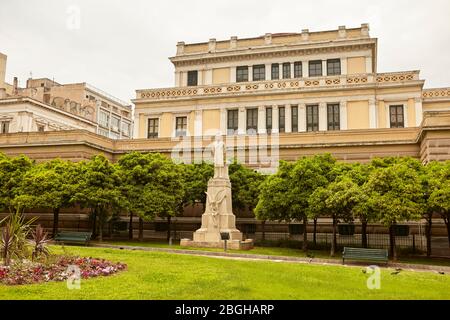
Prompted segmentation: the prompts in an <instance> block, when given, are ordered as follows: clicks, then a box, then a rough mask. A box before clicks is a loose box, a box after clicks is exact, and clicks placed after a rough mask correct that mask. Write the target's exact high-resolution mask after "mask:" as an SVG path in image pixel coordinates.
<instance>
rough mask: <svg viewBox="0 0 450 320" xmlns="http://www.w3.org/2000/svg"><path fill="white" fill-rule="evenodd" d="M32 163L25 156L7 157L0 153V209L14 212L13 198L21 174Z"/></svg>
mask: <svg viewBox="0 0 450 320" xmlns="http://www.w3.org/2000/svg"><path fill="white" fill-rule="evenodd" d="M33 165H34V161H32V160H30V159H29V158H28V157H26V156H23V155H22V156H18V157H14V158H9V157H7V156H5V155H4V154H2V153H0V210H9V211H10V212H16V211H17V210H18V209H23V208H16V207H15V203H14V201H13V200H14V198H15V197H16V196H17V195H18V194H19V187H20V185H21V183H22V179H23V176H24V175H25V173H26V172H27V171H28V170H30V169H31V168H32V167H33Z"/></svg>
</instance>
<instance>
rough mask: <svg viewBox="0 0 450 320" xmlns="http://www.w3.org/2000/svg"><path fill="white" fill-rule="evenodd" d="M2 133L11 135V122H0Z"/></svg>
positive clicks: (0, 131)
mask: <svg viewBox="0 0 450 320" xmlns="http://www.w3.org/2000/svg"><path fill="white" fill-rule="evenodd" d="M0 133H9V121H1V122H0Z"/></svg>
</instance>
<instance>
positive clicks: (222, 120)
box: [220, 108, 228, 135]
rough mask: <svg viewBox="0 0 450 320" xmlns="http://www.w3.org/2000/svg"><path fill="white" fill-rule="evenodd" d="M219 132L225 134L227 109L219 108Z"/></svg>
mask: <svg viewBox="0 0 450 320" xmlns="http://www.w3.org/2000/svg"><path fill="white" fill-rule="evenodd" d="M220 134H221V135H227V134H228V133H227V109H225V108H222V109H220Z"/></svg>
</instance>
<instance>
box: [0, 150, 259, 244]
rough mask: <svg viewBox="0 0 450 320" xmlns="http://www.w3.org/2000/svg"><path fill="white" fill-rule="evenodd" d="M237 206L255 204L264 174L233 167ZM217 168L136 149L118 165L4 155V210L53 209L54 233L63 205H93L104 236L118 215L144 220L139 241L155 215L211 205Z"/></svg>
mask: <svg viewBox="0 0 450 320" xmlns="http://www.w3.org/2000/svg"><path fill="white" fill-rule="evenodd" d="M229 170H230V179H231V181H232V186H233V189H232V192H233V199H232V201H233V206H234V207H235V208H239V209H245V208H253V207H255V206H256V202H257V199H258V186H259V184H260V182H261V181H262V180H263V176H262V175H260V174H258V173H256V172H255V171H254V170H251V169H248V168H246V167H244V166H243V165H241V164H238V163H232V164H231V165H230V167H229ZM213 173H214V168H213V166H212V165H211V164H208V163H199V164H189V165H185V164H175V163H173V162H172V161H171V160H170V159H168V158H167V157H165V156H163V155H161V154H156V153H148V154H142V153H139V152H132V153H128V154H126V155H124V156H123V157H121V158H120V159H119V161H118V162H117V163H115V164H113V163H111V162H110V161H108V159H106V158H105V157H104V156H102V155H98V156H95V157H93V158H92V159H91V160H89V161H82V162H77V163H75V162H71V161H64V160H61V159H55V160H52V161H49V162H43V163H35V162H33V161H32V160H30V159H29V158H27V157H26V156H19V157H14V158H9V157H7V156H5V155H3V154H0V210H4V211H8V210H9V211H10V212H23V210H25V209H33V208H47V209H51V210H52V211H53V216H54V218H53V232H52V233H53V234H56V233H57V232H58V224H59V213H60V211H61V209H62V208H68V207H72V206H75V205H80V206H81V207H82V208H88V209H89V211H90V213H91V217H92V230H93V232H94V234H95V235H97V230H98V237H99V239H100V240H102V238H103V229H104V228H103V227H104V225H105V223H106V222H107V221H108V220H109V219H111V218H112V217H114V216H116V215H117V214H119V213H123V212H127V213H128V214H129V217H130V229H129V236H130V238H132V237H133V229H132V223H131V222H132V219H133V217H138V218H139V239H141V240H142V239H143V224H144V221H151V220H153V219H154V218H155V217H156V216H158V217H161V218H166V219H167V221H168V223H169V230H168V233H167V237H168V238H169V237H170V221H171V218H172V217H174V216H178V215H180V214H182V213H183V210H184V207H185V206H187V205H193V204H196V203H201V204H203V206H204V205H205V203H206V196H205V191H206V189H207V182H208V180H209V178H211V177H212V176H213Z"/></svg>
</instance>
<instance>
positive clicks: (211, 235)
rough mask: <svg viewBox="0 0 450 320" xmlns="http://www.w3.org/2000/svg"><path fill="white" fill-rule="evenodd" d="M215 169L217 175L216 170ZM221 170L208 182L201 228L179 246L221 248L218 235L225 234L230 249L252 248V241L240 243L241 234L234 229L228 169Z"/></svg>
mask: <svg viewBox="0 0 450 320" xmlns="http://www.w3.org/2000/svg"><path fill="white" fill-rule="evenodd" d="M215 169H216V173H218V172H219V171H218V170H217V169H218V168H215ZM221 170H223V171H222V172H219V174H215V177H214V178H211V179H210V180H209V181H208V191H207V192H206V194H207V200H206V208H205V213H204V214H203V215H202V225H201V228H200V229H198V230H197V231H195V233H194V239H193V240H190V239H182V240H181V243H180V244H181V246H191V247H216V248H222V247H223V246H224V241H222V238H221V235H220V233H221V232H227V233H228V234H229V236H230V238H229V240H228V243H227V245H228V247H229V248H230V249H243V250H248V249H252V248H253V240H251V239H250V240H246V241H242V233H241V232H240V231H239V230H238V229H236V217H235V215H234V214H233V210H232V199H231V183H230V179H229V178H228V168H227V167H226V166H225V167H223V168H221Z"/></svg>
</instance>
